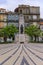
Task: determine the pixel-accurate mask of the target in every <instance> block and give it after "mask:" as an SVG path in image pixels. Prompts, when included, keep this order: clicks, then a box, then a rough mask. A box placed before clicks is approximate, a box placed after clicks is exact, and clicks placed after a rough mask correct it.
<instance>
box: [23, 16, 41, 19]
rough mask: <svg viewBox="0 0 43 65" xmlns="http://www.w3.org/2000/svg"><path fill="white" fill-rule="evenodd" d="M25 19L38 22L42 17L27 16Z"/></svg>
mask: <svg viewBox="0 0 43 65" xmlns="http://www.w3.org/2000/svg"><path fill="white" fill-rule="evenodd" d="M24 19H29V20H31V19H33V20H37V19H40V17H39V16H37V15H27V16H24Z"/></svg>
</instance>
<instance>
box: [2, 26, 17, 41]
mask: <svg viewBox="0 0 43 65" xmlns="http://www.w3.org/2000/svg"><path fill="white" fill-rule="evenodd" d="M17 32H18V29H17V28H16V27H15V26H14V25H9V26H6V27H5V28H3V29H2V30H1V33H2V34H3V37H4V41H5V42H6V41H7V38H8V37H10V38H11V37H12V39H13V40H14V34H15V33H17Z"/></svg>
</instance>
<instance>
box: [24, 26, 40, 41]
mask: <svg viewBox="0 0 43 65" xmlns="http://www.w3.org/2000/svg"><path fill="white" fill-rule="evenodd" d="M40 32H41V30H40V29H39V28H38V27H37V26H35V25H30V26H29V27H27V28H25V33H26V34H28V35H29V36H30V37H31V38H33V36H34V38H35V40H34V41H36V37H38V36H39V35H40Z"/></svg>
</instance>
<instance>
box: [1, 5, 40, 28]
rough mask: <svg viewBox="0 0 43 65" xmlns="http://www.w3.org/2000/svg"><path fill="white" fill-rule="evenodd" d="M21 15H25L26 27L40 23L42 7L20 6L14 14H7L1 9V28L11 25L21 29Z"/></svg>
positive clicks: (9, 12)
mask: <svg viewBox="0 0 43 65" xmlns="http://www.w3.org/2000/svg"><path fill="white" fill-rule="evenodd" d="M20 14H23V15H24V21H25V27H26V26H29V25H30V24H33V23H36V22H37V23H39V21H40V7H36V6H29V5H19V6H18V7H17V8H16V9H15V10H14V12H11V11H8V12H7V11H6V9H4V8H0V28H3V27H4V26H6V25H9V24H13V25H15V26H16V27H19V15H20Z"/></svg>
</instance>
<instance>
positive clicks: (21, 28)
mask: <svg viewBox="0 0 43 65" xmlns="http://www.w3.org/2000/svg"><path fill="white" fill-rule="evenodd" d="M20 30H21V34H23V25H21V27H20Z"/></svg>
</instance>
